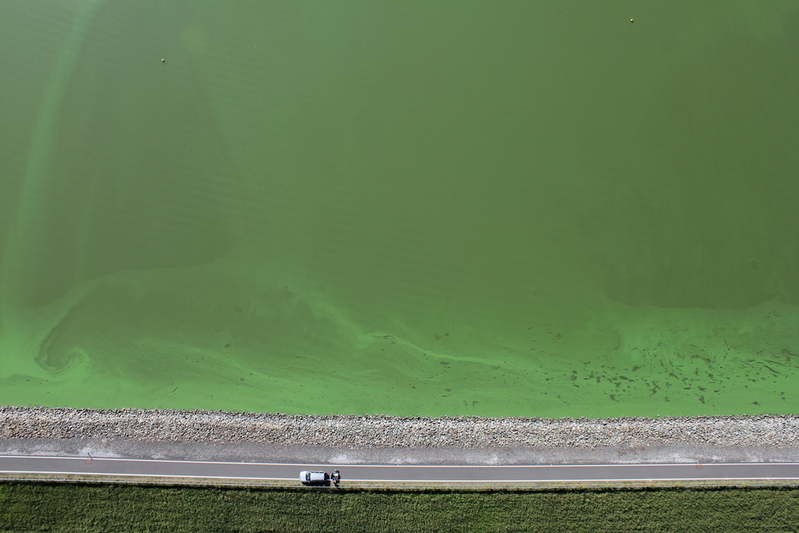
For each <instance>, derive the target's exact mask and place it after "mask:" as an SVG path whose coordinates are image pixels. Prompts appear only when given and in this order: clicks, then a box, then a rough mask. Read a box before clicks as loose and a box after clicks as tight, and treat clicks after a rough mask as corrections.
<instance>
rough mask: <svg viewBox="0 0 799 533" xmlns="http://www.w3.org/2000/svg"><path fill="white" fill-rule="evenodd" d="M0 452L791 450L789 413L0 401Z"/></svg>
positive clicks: (268, 457) (678, 458) (379, 457)
mask: <svg viewBox="0 0 799 533" xmlns="http://www.w3.org/2000/svg"><path fill="white" fill-rule="evenodd" d="M0 454H3V455H17V454H35V455H69V456H76V455H77V456H82V455H86V456H89V455H90V456H92V457H129V458H147V459H149V458H163V459H183V460H217V461H245V462H285V463H308V464H357V463H373V464H613V463H633V462H651V463H675V462H676V463H694V462H695V463H710V462H783V461H786V462H799V416H795V415H782V416H729V417H669V418H667V417H663V418H655V419H651V418H615V419H601V420H593V419H540V418H476V417H453V418H446V417H445V418H423V417H409V418H401V417H388V416H305V415H281V414H269V413H235V412H222V411H178V410H138V409H117V410H93V409H68V408H43V407H0Z"/></svg>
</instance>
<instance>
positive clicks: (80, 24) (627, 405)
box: [0, 0, 799, 417]
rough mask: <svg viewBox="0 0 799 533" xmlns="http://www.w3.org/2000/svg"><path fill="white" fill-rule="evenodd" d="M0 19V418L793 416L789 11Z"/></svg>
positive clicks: (20, 6) (797, 283)
mask: <svg viewBox="0 0 799 533" xmlns="http://www.w3.org/2000/svg"><path fill="white" fill-rule="evenodd" d="M0 10H2V12H3V13H4V15H3V17H2V20H0V44H1V45H2V49H3V50H4V53H3V54H2V55H0V68H1V69H2V72H5V73H13V75H11V74H8V75H6V76H5V77H4V91H3V100H2V103H0V112H1V113H2V120H0V132H2V144H0V155H1V156H2V157H0V254H2V256H0V268H2V271H0V404H16V405H45V406H71V407H98V408H99V407H105V408H115V407H141V408H154V407H161V408H181V409H193V408H202V409H225V410H240V411H270V412H286V413H307V414H322V413H371V414H376V413H385V414H393V415H426V416H441V415H481V416H545V417H562V416H573V417H579V416H586V417H611V416H657V415H721V414H756V413H789V412H796V411H797V408H798V407H799V397H797V394H796V392H795V391H796V384H797V383H799V210H797V209H796V202H797V199H799V179H797V178H798V177H799V136H797V129H796V128H797V124H799V122H798V121H797V119H799V100H797V99H796V94H797V89H798V88H799V71H797V69H796V68H795V66H796V64H797V62H798V61H799V48H797V47H796V41H797V38H798V37H799V5H797V4H796V2H794V1H792V0H791V1H779V0H773V1H770V2H765V3H764V2H758V1H755V0H751V1H742V0H741V1H732V0H724V1H721V0H719V1H708V2H702V3H699V4H698V3H696V2H690V1H673V2H654V1H653V2H641V1H629V2H627V1H615V2H601V3H599V2H593V1H588V0H584V1H583V0H573V1H567V2H487V1H486V2H471V1H467V2H422V1H419V2H402V3H377V2H351V1H337V2H325V3H315V2H295V1H290V2H289V1H286V2H246V3H245V2H225V3H223V2H194V1H189V0H172V1H169V2H155V1H141V0H139V1H133V0H61V1H56V0H52V1H48V0H42V1H40V2H23V1H17V0H0Z"/></svg>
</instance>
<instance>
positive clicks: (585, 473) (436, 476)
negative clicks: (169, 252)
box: [0, 455, 799, 484]
mask: <svg viewBox="0 0 799 533" xmlns="http://www.w3.org/2000/svg"><path fill="white" fill-rule="evenodd" d="M301 470H311V471H325V472H328V473H332V472H333V471H334V470H339V471H340V472H341V480H342V484H345V483H346V482H347V481H353V482H366V481H371V482H380V483H388V484H390V483H402V482H414V483H418V482H422V483H427V482H429V483H529V482H547V483H552V482H596V481H611V482H612V481H694V480H702V481H714V480H716V481H733V480H799V463H711V464H625V465H619V464H616V465H512V466H511V465H507V466H495V465H481V466H475V465H469V466H453V465H447V466H434V465H363V464H361V465H345V464H280V463H235V462H210V461H169V460H159V459H122V458H107V457H95V458H90V457H45V456H9V455H6V456H0V474H52V475H68V474H79V475H83V476H91V475H110V476H123V477H128V476H130V477H139V476H142V477H169V478H197V479H200V478H205V479H208V478H213V479H228V480H273V481H295V480H296V481H297V484H299V473H300V471H301Z"/></svg>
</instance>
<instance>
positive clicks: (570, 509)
mask: <svg viewBox="0 0 799 533" xmlns="http://www.w3.org/2000/svg"><path fill="white" fill-rule="evenodd" d="M0 530H2V531H81V532H86V531H117V532H119V531H170V532H180V531H192V532H195V531H238V532H249V531H253V532H255V531H259V532H262V531H289V532H291V531H297V532H300V531H347V532H351V531H369V532H377V531H410V532H414V531H429V532H441V531H469V532H479V531H492V532H493V531H594V532H596V531H614V532H616V531H702V532H706V531H799V489H797V488H795V487H770V488H739V489H674V488H672V489H637V490H618V489H607V490H545V491H509V490H505V491H433V490H427V491H396V490H394V491H392V490H335V489H288V490H287V489H254V488H249V489H247V488H218V487H217V488H197V487H164V486H141V485H113V484H77V483H76V484H73V483H41V482H34V483H20V482H4V483H0Z"/></svg>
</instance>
